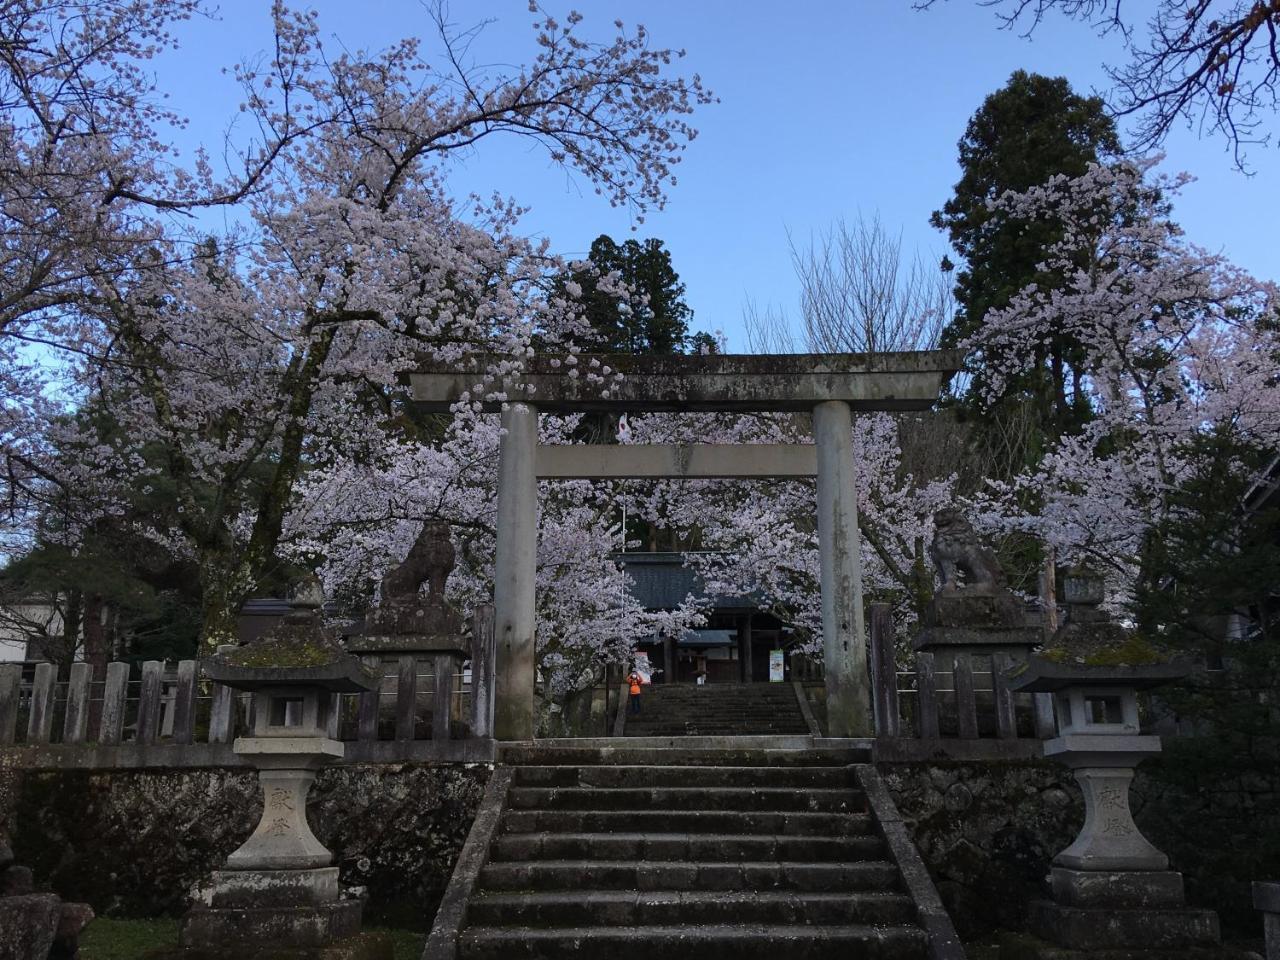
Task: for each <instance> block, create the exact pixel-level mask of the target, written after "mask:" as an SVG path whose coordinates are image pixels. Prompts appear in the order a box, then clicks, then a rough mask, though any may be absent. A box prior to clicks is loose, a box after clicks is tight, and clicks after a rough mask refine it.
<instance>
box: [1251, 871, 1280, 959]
mask: <svg viewBox="0 0 1280 960" xmlns="http://www.w3.org/2000/svg"><path fill="white" fill-rule="evenodd" d="M1253 905H1254V907H1255V908H1256V909H1258V910H1261V911H1262V918H1263V919H1262V923H1263V930H1264V935H1265V936H1266V947H1267V960H1280V882H1277V883H1263V882H1261V881H1258V880H1255V881H1253Z"/></svg>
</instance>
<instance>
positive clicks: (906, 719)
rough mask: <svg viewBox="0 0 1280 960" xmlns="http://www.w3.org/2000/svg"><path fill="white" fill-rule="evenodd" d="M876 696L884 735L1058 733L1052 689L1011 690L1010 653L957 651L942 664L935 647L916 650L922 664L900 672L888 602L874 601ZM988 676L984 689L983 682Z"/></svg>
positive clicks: (973, 736) (873, 686) (970, 736)
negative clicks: (942, 667) (1049, 691)
mask: <svg viewBox="0 0 1280 960" xmlns="http://www.w3.org/2000/svg"><path fill="white" fill-rule="evenodd" d="M869 634H870V640H871V663H870V673H871V697H872V706H873V716H874V722H875V733H876V736H877V737H886V738H905V739H910V738H916V739H921V740H939V739H943V738H944V737H949V738H956V739H961V740H978V739H984V738H995V739H1000V740H1016V739H1019V738H1025V739H1032V740H1043V739H1046V738H1048V737H1052V736H1053V735H1054V732H1055V724H1054V716H1053V697H1052V695H1050V694H1046V693H1038V694H1032V695H1027V694H1017V695H1015V694H1014V693H1013V692H1012V691H1010V689H1009V685H1008V682H1007V680H1006V678H1005V671H1006V670H1007V669H1008V668H1009V667H1010V666H1011V665H1012V663H1013V661H1012V659H1011V658H1010V657H1009V655H1008V654H1000V653H997V654H993V655H991V656H989V657H988V656H978V655H974V654H970V653H966V652H960V653H956V654H955V659H954V666H953V668H952V669H951V670H938V669H936V665H935V657H934V655H933V654H932V653H926V652H918V653H916V654H915V660H914V667H915V669H914V670H899V669H898V662H897V657H896V655H895V651H894V630H893V619H892V613H891V608H890V607H889V605H888V604H881V603H873V604H872V605H871V622H870V630H869ZM978 678H986V680H987V682H986V683H983V684H982V685H981V686H982V689H979V685H978V683H977V682H976V681H977V679H978Z"/></svg>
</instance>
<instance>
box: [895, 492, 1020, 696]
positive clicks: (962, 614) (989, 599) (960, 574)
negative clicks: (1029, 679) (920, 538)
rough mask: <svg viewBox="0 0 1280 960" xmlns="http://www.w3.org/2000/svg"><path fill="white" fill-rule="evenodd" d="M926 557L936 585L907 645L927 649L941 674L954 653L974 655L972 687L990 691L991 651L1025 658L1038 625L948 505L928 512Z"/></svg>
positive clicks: (990, 556)
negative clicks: (930, 524) (929, 537)
mask: <svg viewBox="0 0 1280 960" xmlns="http://www.w3.org/2000/svg"><path fill="white" fill-rule="evenodd" d="M929 556H930V557H931V558H932V560H933V562H934V566H935V567H936V568H937V571H938V577H939V579H940V580H941V581H942V586H941V588H940V589H939V590H938V592H937V594H935V596H934V598H933V600H931V601H930V602H929V605H928V607H926V608H925V611H924V616H923V618H922V626H921V630H920V633H919V635H918V636H917V637H916V639H915V641H914V642H913V643H912V647H913V648H914V649H915V650H917V651H923V652H927V653H932V654H933V655H934V669H935V670H936V671H938V672H943V673H949V672H950V671H952V670H953V669H954V666H955V658H956V655H957V654H962V653H963V654H969V655H971V656H973V657H975V658H979V659H978V661H977V663H975V665H974V666H975V672H976V676H975V678H974V680H975V683H974V685H975V688H976V689H978V690H990V689H992V683H991V676H990V674H989V673H988V672H987V664H988V663H989V662H990V659H989V658H990V657H991V655H992V654H1008V655H1009V656H1010V657H1012V658H1013V659H1014V660H1025V659H1026V658H1027V655H1028V654H1029V653H1030V651H1031V648H1032V647H1035V646H1036V645H1038V644H1039V643H1040V642H1041V639H1042V637H1041V631H1040V627H1039V626H1038V625H1036V624H1035V623H1034V622H1030V621H1029V620H1028V615H1027V611H1026V608H1025V606H1024V604H1023V602H1022V601H1021V600H1020V599H1019V598H1018V597H1017V596H1015V595H1014V594H1013V592H1012V591H1010V590H1009V587H1008V586H1007V584H1006V581H1005V575H1004V571H1003V570H1002V569H1001V568H1000V564H999V562H998V561H997V560H996V558H995V554H993V553H992V552H991V550H989V549H988V548H987V547H985V546H983V544H982V543H981V541H979V540H978V535H977V533H976V532H975V531H974V529H973V527H972V526H971V525H970V524H969V521H968V520H966V519H965V517H964V515H963V514H962V513H960V511H959V510H957V509H955V508H954V507H947V508H945V509H942V510H939V511H938V512H937V514H936V515H935V516H934V536H933V543H932V544H930V546H929Z"/></svg>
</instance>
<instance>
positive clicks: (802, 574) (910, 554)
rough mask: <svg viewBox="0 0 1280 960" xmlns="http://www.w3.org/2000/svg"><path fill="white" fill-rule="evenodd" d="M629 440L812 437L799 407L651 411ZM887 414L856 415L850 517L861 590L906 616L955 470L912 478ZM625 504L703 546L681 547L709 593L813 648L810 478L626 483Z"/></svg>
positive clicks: (814, 540) (816, 604)
mask: <svg viewBox="0 0 1280 960" xmlns="http://www.w3.org/2000/svg"><path fill="white" fill-rule="evenodd" d="M630 427H631V430H630V437H629V442H633V443H708V442H710V443H811V442H812V435H811V432H810V431H811V425H810V423H809V421H808V418H807V417H803V416H787V415H777V414H771V415H764V414H761V415H755V416H743V415H730V414H716V415H712V414H686V415H671V414H654V415H650V416H647V417H637V418H632V419H631V420H630ZM899 428H900V422H899V421H898V420H897V419H895V418H894V417H892V416H890V415H889V414H873V415H864V416H859V417H857V418H855V421H854V428H853V441H854V456H855V458H856V460H857V462H858V464H859V475H858V491H857V493H858V511H859V516H858V522H859V527H860V530H861V533H862V565H863V576H864V583H865V589H866V592H867V595H868V596H871V597H876V598H879V599H883V600H887V601H889V602H892V603H895V604H896V605H898V606H899V607H900V609H901V611H902V613H903V614H904V616H903V617H901V618H900V620H901V621H902V622H903V623H906V622H908V621H910V620H913V619H914V618H915V616H916V615H917V614H918V613H919V611H920V609H922V608H923V606H924V604H925V603H927V602H928V600H929V599H930V597H932V594H933V573H932V570H931V568H930V567H929V566H928V564H927V562H926V558H925V544H926V543H927V542H928V539H929V537H930V536H931V535H932V517H933V513H934V512H935V511H936V510H937V509H938V508H939V507H941V506H942V505H944V504H945V503H947V502H949V501H950V499H951V496H952V494H951V488H952V478H950V477H944V478H941V479H929V478H918V477H916V476H913V475H912V474H911V472H910V471H908V470H906V469H904V467H903V463H902V453H901V445H900V442H899V436H898V430H899ZM619 496H620V499H621V501H622V502H623V503H625V504H626V505H627V509H628V511H629V512H634V513H635V514H637V515H639V516H642V517H644V518H645V519H647V520H649V521H650V522H653V523H657V524H659V525H664V526H667V527H669V528H672V529H675V530H677V531H679V532H681V533H683V534H685V535H686V536H687V535H689V534H691V533H692V532H693V531H696V532H697V534H698V537H699V539H700V545H701V548H702V549H701V551H700V552H695V553H691V554H690V555H689V558H688V562H689V563H690V565H692V566H694V567H695V568H696V569H697V570H698V571H699V573H700V574H701V575H702V579H703V582H704V583H705V584H706V587H707V590H708V593H709V594H710V595H711V596H717V595H720V596H736V597H744V596H748V595H750V596H754V597H755V598H757V600H758V602H759V603H760V604H761V605H762V606H763V607H765V608H766V609H769V610H770V611H771V612H772V613H774V614H775V615H776V616H778V617H779V619H781V620H782V621H783V622H784V623H786V624H788V625H789V626H791V627H792V629H793V630H794V631H795V632H796V636H797V637H798V638H800V640H801V642H802V644H803V645H804V646H805V647H806V648H807V649H810V650H818V649H820V648H821V638H822V628H821V623H822V616H821V591H820V589H819V581H820V571H819V562H818V531H817V519H816V511H815V504H816V502H817V493H816V489H815V485H814V482H813V481H801V480H761V481H750V482H744V481H722V480H696V481H678V482H677V481H670V482H662V483H658V484H650V485H639V484H629V485H626V486H625V487H624V489H623V490H621V491H620V493H619Z"/></svg>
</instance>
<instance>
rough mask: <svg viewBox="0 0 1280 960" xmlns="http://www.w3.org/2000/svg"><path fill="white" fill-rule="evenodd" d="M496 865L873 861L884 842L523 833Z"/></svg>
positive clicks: (504, 847)
mask: <svg viewBox="0 0 1280 960" xmlns="http://www.w3.org/2000/svg"><path fill="white" fill-rule="evenodd" d="M490 850H491V853H490V856H491V857H492V858H493V859H494V860H528V861H532V860H543V859H547V860H564V859H583V860H628V859H630V860H646V861H663V860H693V861H697V860H709V861H719V860H775V859H776V860H808V861H829V860H845V861H849V860H877V859H882V858H883V857H884V841H882V840H881V839H880V838H879V837H867V836H856V835H854V836H848V835H844V836H807V837H806V836H795V835H789V834H771V833H763V834H761V833H750V834H744V833H648V832H646V833H604V834H602V833H594V832H593V833H562V832H553V831H540V832H528V833H525V832H521V833H513V834H508V835H507V836H505V837H500V838H498V840H496V841H495V842H494V844H493V846H492V847H491V848H490Z"/></svg>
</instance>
